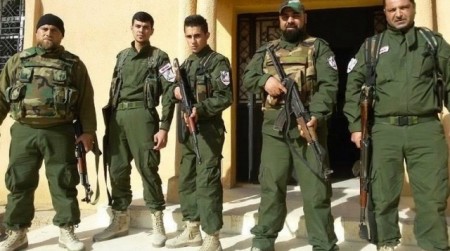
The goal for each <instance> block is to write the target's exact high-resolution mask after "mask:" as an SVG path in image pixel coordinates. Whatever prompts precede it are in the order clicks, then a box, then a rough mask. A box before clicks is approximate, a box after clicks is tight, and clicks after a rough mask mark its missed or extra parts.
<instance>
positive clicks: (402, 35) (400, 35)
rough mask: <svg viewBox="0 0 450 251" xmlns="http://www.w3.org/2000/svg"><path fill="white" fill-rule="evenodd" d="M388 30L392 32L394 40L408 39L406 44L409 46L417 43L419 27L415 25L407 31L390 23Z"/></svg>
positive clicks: (389, 32)
mask: <svg viewBox="0 0 450 251" xmlns="http://www.w3.org/2000/svg"><path fill="white" fill-rule="evenodd" d="M387 28H388V29H387V32H388V34H390V36H391V37H392V38H394V40H396V41H397V42H399V44H400V43H402V42H403V41H406V44H407V45H408V47H412V46H414V45H415V44H416V43H417V36H416V30H417V28H416V27H415V26H414V25H413V26H411V27H410V28H409V29H407V30H406V31H401V30H397V29H395V28H393V27H392V26H390V25H388V27H387Z"/></svg>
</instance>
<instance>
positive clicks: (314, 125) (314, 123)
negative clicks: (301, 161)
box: [297, 116, 318, 138]
mask: <svg viewBox="0 0 450 251" xmlns="http://www.w3.org/2000/svg"><path fill="white" fill-rule="evenodd" d="M317 123H318V122H317V118H316V117H314V116H312V117H311V120H310V121H309V122H308V123H306V126H307V127H308V128H309V130H314V131H316V129H317ZM297 127H298V130H299V131H300V136H302V137H303V138H306V132H304V131H303V128H302V127H301V126H300V125H297Z"/></svg>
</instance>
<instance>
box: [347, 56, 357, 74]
mask: <svg viewBox="0 0 450 251" xmlns="http://www.w3.org/2000/svg"><path fill="white" fill-rule="evenodd" d="M357 63H358V60H357V59H356V58H352V59H351V60H350V62H348V65H347V73H350V72H351V71H352V70H353V68H355V65H356V64H357Z"/></svg>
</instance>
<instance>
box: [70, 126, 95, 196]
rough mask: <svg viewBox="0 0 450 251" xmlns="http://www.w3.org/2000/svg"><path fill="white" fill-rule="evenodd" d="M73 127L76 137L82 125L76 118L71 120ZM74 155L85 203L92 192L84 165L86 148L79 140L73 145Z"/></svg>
mask: <svg viewBox="0 0 450 251" xmlns="http://www.w3.org/2000/svg"><path fill="white" fill-rule="evenodd" d="M73 127H74V129H75V136H76V137H77V138H78V137H80V136H81V135H82V134H83V127H82V125H81V122H80V120H78V119H76V120H74V121H73ZM75 157H76V158H77V161H78V164H77V167H78V173H79V174H80V180H81V185H82V186H83V187H84V190H85V197H84V198H83V199H81V201H84V202H86V203H90V202H91V197H92V194H94V192H93V191H92V190H91V185H90V184H89V179H88V173H87V166H86V150H84V145H83V143H82V142H79V143H77V144H76V145H75Z"/></svg>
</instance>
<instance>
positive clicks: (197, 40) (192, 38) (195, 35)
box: [184, 26, 209, 53]
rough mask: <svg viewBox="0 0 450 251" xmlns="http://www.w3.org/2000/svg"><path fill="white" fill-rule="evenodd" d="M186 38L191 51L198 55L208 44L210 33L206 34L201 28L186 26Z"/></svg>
mask: <svg viewBox="0 0 450 251" xmlns="http://www.w3.org/2000/svg"><path fill="white" fill-rule="evenodd" d="M184 37H185V38H186V42H187V44H188V46H189V48H190V49H191V51H192V52H193V53H198V52H200V51H201V50H202V49H203V48H205V46H206V45H207V44H208V38H209V32H206V33H205V32H204V31H203V30H202V28H201V27H200V26H186V27H184Z"/></svg>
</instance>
